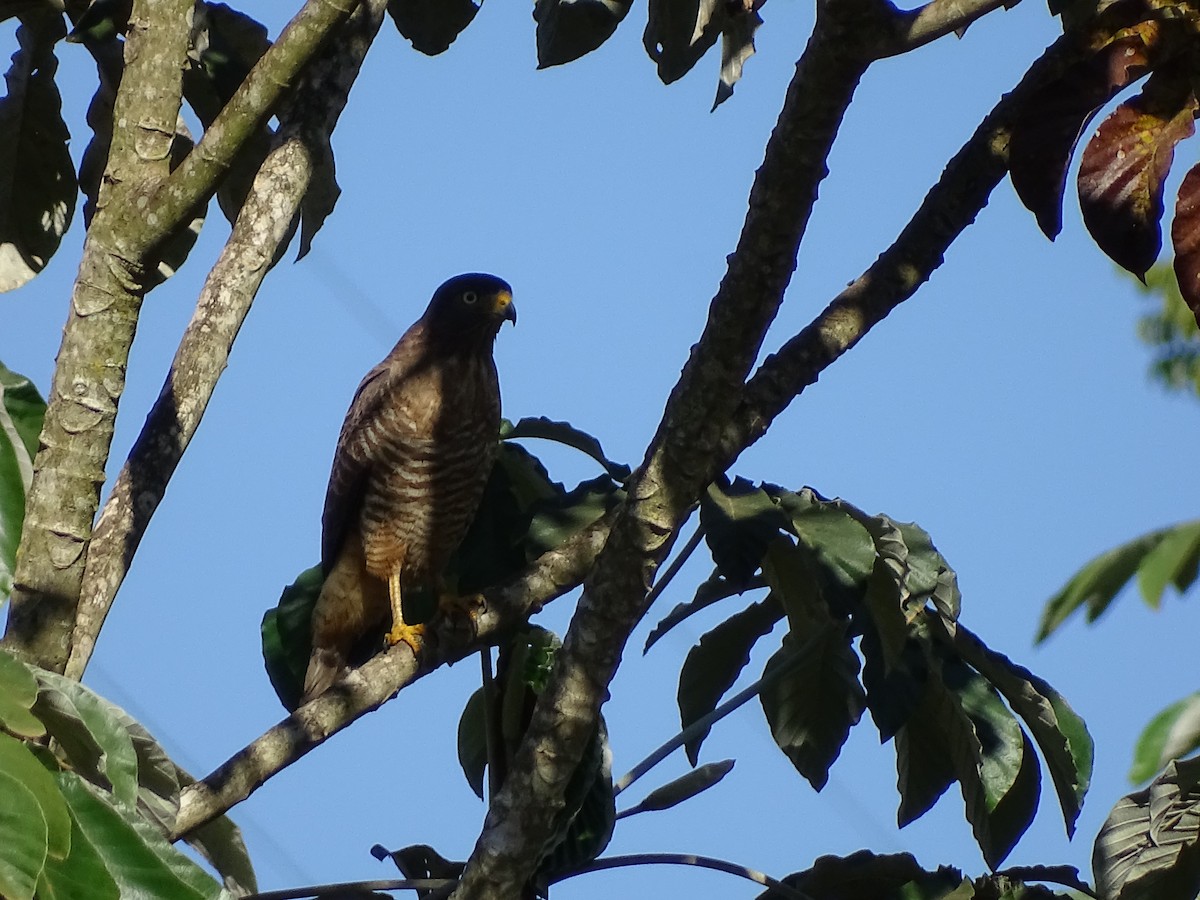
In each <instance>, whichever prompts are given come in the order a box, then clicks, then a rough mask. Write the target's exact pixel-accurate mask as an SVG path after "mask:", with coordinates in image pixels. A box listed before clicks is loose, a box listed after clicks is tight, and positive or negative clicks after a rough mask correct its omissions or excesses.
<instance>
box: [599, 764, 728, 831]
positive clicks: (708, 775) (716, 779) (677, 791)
mask: <svg viewBox="0 0 1200 900" xmlns="http://www.w3.org/2000/svg"><path fill="white" fill-rule="evenodd" d="M733 765H734V761H733V760H732V759H723V760H721V761H719V762H711V763H705V764H704V765H702V766H697V767H696V768H695V769H692V770H691V771H690V772H686V773H684V774H683V775H681V776H679V777H678V778H676V779H675V780H673V781H669V782H667V783H666V784H664V785H663V786H662V787H659V788H655V789H654V790H652V791H651V792H650V793H649V794H647V795H646V796H645V798H644V799H643V800H642V802H641V803H638V804H637V805H636V806H631V807H630V808H629V809H624V810H622V811H621V812H620V813H619V814H618V815H617V818H618V819H624V818H626V817H627V816H633V815H637V814H638V813H643V812H658V811H660V810H664V809H670V808H671V807H673V806H678V805H679V804H680V803H682V802H683V801H684V800H690V799H691V798H692V797H695V796H696V795H697V794H701V793H703V792H704V791H707V790H708V789H709V788H710V787H713V786H714V785H716V784H718V783H720V781H721V779H722V778H724V777H725V776H726V775H728V774H729V773H730V772H732V771H733Z"/></svg>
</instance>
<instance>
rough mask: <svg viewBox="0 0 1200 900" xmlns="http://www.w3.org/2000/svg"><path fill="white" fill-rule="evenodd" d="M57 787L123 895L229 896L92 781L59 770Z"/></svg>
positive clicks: (175, 899)
mask: <svg viewBox="0 0 1200 900" xmlns="http://www.w3.org/2000/svg"><path fill="white" fill-rule="evenodd" d="M57 778H58V784H59V787H60V788H61V790H62V793H63V796H64V797H65V798H66V801H67V804H68V806H69V807H70V809H71V816H72V818H73V819H74V821H75V827H76V831H75V833H76V834H81V835H82V836H83V837H84V839H86V840H87V841H88V843H89V844H90V845H91V847H92V849H94V850H95V851H96V852H97V854H98V855H99V856H100V858H101V859H102V860H103V863H104V866H105V868H106V869H107V870H108V873H109V875H110V876H111V877H112V879H113V881H114V882H116V884H117V887H118V889H119V891H120V896H122V897H142V896H145V897H170V898H172V900H215V898H219V897H227V896H228V895H227V894H226V893H225V892H224V891H223V890H222V889H221V886H220V885H218V884H217V883H216V881H214V880H213V879H212V878H210V877H209V876H208V875H207V874H205V873H204V871H203V870H201V869H200V867H199V866H197V865H196V864H195V863H194V862H192V861H191V860H190V859H188V858H187V857H186V856H184V855H183V854H182V853H180V852H179V851H178V850H176V849H175V848H174V847H172V846H171V845H170V844H169V843H167V841H166V839H165V838H164V837H163V836H162V834H161V833H160V832H159V831H158V830H157V829H156V828H155V827H154V826H153V825H151V824H150V823H149V822H147V821H145V820H144V819H142V818H141V817H140V816H138V815H137V814H136V813H134V812H132V811H131V810H130V809H129V808H127V807H125V806H123V805H122V804H120V803H117V804H114V803H112V802H111V799H110V798H109V796H108V795H107V794H106V793H105V792H103V791H101V790H99V789H98V788H95V787H93V786H92V785H90V784H88V783H87V782H86V781H84V780H83V779H81V778H80V777H79V776H77V775H76V774H75V773H74V772H60V773H59V774H58V776H57Z"/></svg>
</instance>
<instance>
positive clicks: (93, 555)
mask: <svg viewBox="0 0 1200 900" xmlns="http://www.w3.org/2000/svg"><path fill="white" fill-rule="evenodd" d="M386 7H387V3H386V0H368V2H364V3H363V4H362V5H361V6H359V8H358V9H357V10H356V11H355V13H354V15H353V16H351V18H350V19H349V20H347V22H346V24H345V25H344V26H343V27H342V28H341V29H340V31H339V39H338V41H337V42H336V44H331V45H330V47H329V48H328V50H327V51H326V52H325V53H324V54H323V55H322V57H321V58H319V59H318V60H315V61H314V63H313V65H312V66H311V67H310V68H309V69H308V71H307V73H306V75H305V79H304V82H303V83H302V85H301V86H300V88H299V89H298V92H297V95H296V102H294V103H293V104H291V105H290V106H289V109H288V113H287V114H286V115H285V119H284V123H283V125H282V126H281V128H280V133H279V136H278V140H277V142H276V147H275V148H274V149H273V150H272V151H271V153H270V155H269V156H268V157H267V159H266V160H265V161H264V162H263V165H262V168H261V169H260V171H259V174H258V176H257V178H256V179H255V182H254V186H253V188H252V189H251V191H250V193H249V195H248V196H247V197H246V201H245V204H244V206H243V207H242V211H241V212H240V213H239V215H238V219H237V222H236V223H235V225H234V227H233V231H232V233H231V234H230V236H229V240H228V241H227V242H226V244H225V247H224V249H223V250H222V252H221V256H220V258H219V259H218V260H217V262H216V264H215V265H214V266H213V268H212V271H211V272H210V273H209V275H208V278H207V279H206V281H205V283H204V287H203V288H202V290H201V292H200V297H199V299H198V301H197V303H196V311H195V313H194V314H193V316H192V321H191V323H190V324H189V325H188V327H187V330H186V331H185V332H184V335H183V338H182V339H181V341H180V344H179V349H178V350H177V351H176V353H175V359H174V361H173V362H172V364H171V370H170V371H169V372H168V374H167V378H166V382H165V383H164V384H163V388H162V391H161V392H160V393H159V397H158V400H157V401H155V403H154V406H153V407H152V408H151V410H150V414H149V416H148V417H147V419H146V423H145V424H144V425H143V426H142V431H141V433H140V434H139V435H138V439H137V441H136V442H135V443H134V445H133V449H132V450H131V451H130V454H129V458H128V459H127V460H126V462H125V465H124V466H123V467H122V469H121V472H120V474H119V475H118V476H117V479H116V482H115V484H114V485H113V489H112V492H111V494H110V495H109V498H108V500H107V502H106V503H105V505H104V509H103V510H102V511H101V514H100V518H99V520H98V521H97V523H96V530H95V533H94V534H93V535H92V543H91V546H90V548H89V550H88V559H87V566H86V569H85V572H84V577H83V584H82V588H81V592H80V603H79V609H78V611H77V618H76V622H75V629H74V634H73V636H72V639H71V651H70V658H69V660H68V662H67V667H66V672H65V674H66V675H67V676H68V677H71V678H80V677H82V675H83V672H84V669H85V668H86V667H87V663H88V660H89V659H90V658H91V655H92V650H93V648H94V647H95V643H96V638H97V636H98V635H99V633H100V629H101V627H102V626H103V625H104V620H105V617H106V616H107V615H108V611H109V609H110V608H111V607H112V603H113V599H114V598H115V597H116V593H117V590H118V589H119V588H120V586H121V582H122V581H123V580H124V578H125V573H126V572H127V571H128V568H129V564H130V562H131V560H132V559H133V555H134V553H135V552H136V551H137V548H138V545H139V544H140V542H141V539H142V536H143V535H144V534H145V531H146V528H147V526H148V525H149V523H150V518H151V516H152V515H153V514H154V511H155V510H156V509H157V507H158V504H159V503H160V502H161V501H162V498H163V495H164V493H165V492H166V489H167V483H168V482H169V481H170V479H171V476H172V475H173V474H174V472H175V467H176V466H177V465H178V464H179V460H180V458H181V457H182V456H183V452H184V451H185V450H186V449H187V447H188V444H189V443H190V442H191V439H192V437H193V436H194V435H195V433H196V429H197V428H198V427H199V425H200V420H201V419H202V418H203V416H204V412H205V410H206V409H207V408H208V402H209V400H210V399H211V398H212V393H213V389H214V388H215V387H216V383H217V379H218V378H219V377H220V376H221V374H222V373H223V372H224V371H225V366H226V365H227V362H228V359H229V353H230V349H231V348H232V346H233V342H234V340H235V338H236V337H237V334H238V331H239V330H240V328H241V326H242V322H243V321H244V320H245V318H246V314H247V313H248V312H249V310H250V305H251V304H252V303H253V301H254V297H255V296H256V295H257V293H258V289H259V286H260V285H261V284H262V280H263V278H264V277H265V276H266V274H267V271H268V270H269V269H270V267H271V266H272V265H274V263H275V260H277V259H278V257H279V256H280V254H282V252H283V250H284V248H285V247H286V245H287V243H288V241H289V240H290V239H291V237H292V234H293V233H294V230H295V223H296V218H297V215H298V213H299V210H300V205H301V201H302V200H303V198H304V196H305V192H306V191H307V190H308V187H309V184H310V183H311V181H312V177H313V172H314V169H315V168H316V167H317V166H318V165H319V164H320V162H321V160H322V159H323V158H324V157H325V154H326V153H327V148H328V141H329V134H330V132H331V131H332V130H333V128H334V126H335V125H336V124H337V120H338V117H339V116H340V115H341V112H342V110H343V109H344V108H345V104H346V98H347V95H348V93H349V90H350V85H351V84H352V83H353V81H354V79H355V77H356V76H357V75H358V71H359V68H360V67H361V65H362V61H363V58H364V57H365V56H366V53H367V50H368V49H369V48H370V46H371V43H372V41H373V40H374V37H375V35H376V33H377V32H378V31H379V25H380V22H381V21H382V20H383V15H384V10H385V9H386Z"/></svg>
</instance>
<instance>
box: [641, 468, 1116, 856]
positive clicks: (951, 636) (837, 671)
mask: <svg viewBox="0 0 1200 900" xmlns="http://www.w3.org/2000/svg"><path fill="white" fill-rule="evenodd" d="M701 527H702V528H704V529H705V536H706V538H707V539H708V541H709V546H710V548H711V550H712V553H713V557H714V560H715V562H716V564H717V568H716V572H715V573H714V576H713V577H711V578H710V579H709V580H708V581H707V582H705V585H704V586H702V588H701V593H700V594H698V598H697V600H693V601H692V603H691V604H690V605H685V606H684V607H681V608H677V609H676V610H675V611H674V612H672V614H671V616H669V617H668V620H666V621H664V622H663V623H660V625H659V626H658V628H657V629H656V631H655V636H656V637H658V636H661V634H663V633H665V632H666V631H667V630H669V628H670V627H672V626H673V625H674V624H677V623H678V622H679V621H682V620H683V619H684V618H686V617H687V615H689V614H690V613H691V611H692V610H693V609H694V608H696V607H699V606H701V605H710V604H711V603H713V602H717V601H719V600H720V599H723V597H725V596H728V595H730V594H732V593H734V590H731V588H736V587H737V586H749V585H750V584H753V583H755V582H754V579H755V578H758V577H761V578H762V579H763V580H764V581H765V584H766V585H767V586H769V588H770V595H769V597H768V598H767V599H766V600H763V601H760V602H758V603H755V604H753V605H751V606H750V607H748V608H745V609H743V610H742V611H741V612H738V613H735V614H734V615H733V616H731V617H730V618H729V619H727V620H726V621H725V622H723V623H721V624H719V625H717V626H716V627H714V628H713V629H711V630H710V631H709V632H708V633H707V634H706V635H705V636H704V638H703V639H702V640H701V641H700V643H698V644H697V645H696V646H695V647H694V648H693V649H692V651H691V653H690V654H689V656H688V659H687V661H686V662H685V664H684V667H683V671H682V672H681V675H680V684H679V707H680V717H681V720H682V722H683V724H684V727H687V726H688V725H691V724H692V723H694V722H696V721H697V720H699V719H700V718H702V717H703V716H705V715H707V714H708V713H710V712H712V710H714V709H715V708H716V707H717V705H718V704H719V703H720V701H721V699H722V698H723V697H724V695H725V693H726V692H728V691H729V689H730V688H731V687H732V686H733V684H734V682H735V681H736V679H737V678H738V676H739V674H740V673H741V672H742V671H743V669H744V668H745V666H746V664H747V662H748V661H749V658H750V653H751V650H752V648H753V646H754V645H755V643H756V642H757V641H758V639H759V638H761V637H763V636H765V635H766V634H767V633H768V632H769V631H770V630H771V628H772V626H773V625H774V624H775V622H776V621H777V620H778V618H779V617H780V614H781V613H782V614H783V615H784V616H785V617H786V619H787V622H788V626H789V629H788V632H787V634H786V635H785V636H784V639H783V645H782V647H781V648H780V649H779V650H778V651H776V653H775V655H774V656H772V658H771V659H770V661H769V662H768V663H767V665H766V668H765V671H764V678H763V680H762V682H761V683H760V684H759V685H758V688H757V690H758V693H759V696H760V699H761V701H762V704H763V709H764V713H765V714H766V717H767V721H768V723H769V724H770V726H771V731H772V735H773V737H774V738H775V740H776V743H777V744H778V745H779V747H780V749H781V750H782V751H783V752H784V753H785V754H786V755H787V756H788V758H789V759H790V760H791V761H792V763H793V764H794V765H795V766H796V768H797V770H798V771H799V772H800V774H802V775H803V776H804V777H805V778H807V779H808V780H809V781H810V782H811V783H812V784H813V786H814V787H815V788H817V789H820V787H822V786H823V785H824V784H825V781H826V779H827V778H828V773H829V767H830V766H831V765H832V764H833V762H834V761H835V760H836V759H837V756H838V754H839V753H840V751H841V747H842V745H843V743H844V742H845V740H846V738H847V736H848V734H849V731H850V728H852V727H853V726H854V725H855V724H857V722H858V721H859V719H860V717H861V714H862V711H863V709H864V708H866V709H869V710H870V711H871V716H872V718H873V719H874V720H875V723H876V726H877V727H878V728H879V731H880V736H881V737H882V739H883V740H885V741H886V740H890V739H893V738H894V739H895V748H896V760H897V772H898V784H897V786H898V789H899V792H900V807H899V813H898V818H899V822H900V824H901V825H904V824H907V823H908V822H910V821H912V820H913V819H915V818H918V817H919V816H921V815H923V814H924V813H925V812H927V811H928V810H929V808H930V807H931V806H932V805H933V804H934V803H935V802H936V801H937V799H938V798H939V797H940V796H941V795H942V794H943V793H944V792H945V790H946V788H948V787H949V786H950V785H951V784H953V783H955V782H958V783H959V785H960V787H961V788H962V794H963V799H964V803H965V806H966V815H967V819H968V821H969V822H970V823H971V826H972V830H973V831H974V834H975V837H976V840H977V841H978V843H979V845H980V848H981V850H982V851H983V854H984V858H985V859H986V860H987V861H988V863H989V865H992V866H995V865H999V863H1000V862H1001V861H1002V860H1003V859H1004V857H1005V856H1006V855H1007V854H1008V852H1009V851H1010V850H1011V849H1012V847H1013V845H1014V844H1015V843H1016V841H1017V839H1018V838H1019V837H1020V836H1021V834H1023V833H1024V831H1025V830H1026V829H1027V828H1028V826H1029V823H1030V822H1031V821H1032V818H1033V815H1034V813H1035V811H1036V809H1037V804H1038V797H1039V787H1040V777H1041V768H1040V766H1039V763H1038V760H1037V756H1036V753H1035V751H1034V746H1035V744H1036V745H1037V746H1038V747H1040V748H1041V751H1042V753H1043V755H1044V756H1045V758H1046V763H1047V768H1048V770H1049V772H1050V775H1051V778H1052V779H1053V781H1054V784H1055V787H1056V790H1057V792H1058V795H1059V801H1060V804H1061V806H1062V809H1063V815H1064V818H1065V820H1066V823H1067V830H1068V832H1070V831H1071V830H1073V828H1074V823H1075V820H1076V818H1077V817H1078V814H1079V807H1080V804H1081V803H1082V799H1083V794H1084V792H1085V791H1086V789H1087V784H1088V781H1089V779H1090V776H1091V763H1092V757H1091V754H1092V743H1091V738H1090V737H1089V735H1088V733H1087V730H1086V728H1085V727H1084V725H1083V722H1082V720H1081V719H1080V718H1079V717H1078V716H1077V715H1075V713H1074V712H1073V711H1072V710H1071V709H1070V707H1069V706H1068V705H1067V704H1066V702H1065V701H1064V700H1063V698H1062V697H1061V696H1060V695H1059V694H1058V693H1057V692H1056V691H1054V689H1053V688H1051V687H1050V686H1049V685H1048V684H1046V683H1045V682H1044V681H1042V680H1041V679H1039V678H1037V677H1036V676H1034V675H1032V673H1030V672H1028V671H1027V670H1026V669H1024V668H1022V667H1020V666H1018V665H1016V664H1015V663H1013V662H1011V661H1010V660H1009V659H1008V658H1007V657H1005V656H1003V655H1002V654H999V653H996V652H995V651H993V650H990V649H989V648H987V647H986V646H985V645H984V644H983V643H982V642H981V641H980V640H979V639H978V638H977V637H975V636H974V635H972V634H971V633H970V632H969V631H967V630H966V629H965V628H963V627H962V626H961V625H959V623H958V615H959V610H960V606H961V599H962V598H961V596H960V594H959V590H958V586H957V578H956V576H955V574H954V571H953V569H951V568H950V566H949V564H948V563H947V561H946V559H945V558H944V557H943V556H942V554H941V553H940V552H939V551H938V550H937V548H936V547H935V546H934V545H933V542H932V541H931V540H930V538H929V535H928V534H927V533H926V532H925V531H923V530H922V529H921V528H919V527H918V526H916V525H914V524H911V523H898V522H895V521H893V520H892V519H890V518H888V517H887V516H872V515H868V514H867V513H864V512H863V511H862V510H859V509H857V508H856V507H854V506H852V505H851V504H849V503H846V502H845V501H841V500H825V499H824V498H822V497H821V496H820V495H819V494H817V493H816V492H814V491H812V490H810V489H807V488H806V489H804V490H802V491H799V492H792V491H788V490H786V489H784V488H780V487H778V486H775V485H757V486H756V485H752V484H750V483H749V482H746V481H744V480H741V479H739V480H735V481H733V482H728V481H725V482H721V483H719V484H716V485H713V486H712V487H710V489H709V491H708V495H707V497H706V498H705V500H704V502H703V503H702V505H701ZM701 598H703V604H702V603H701V602H700V599H701ZM856 637H857V638H860V640H859V641H858V643H857V646H856V645H855V642H854V639H855V638H856ZM860 671H861V675H862V681H861V682H860V680H859V674H860ZM1021 721H1023V722H1024V723H1025V726H1027V727H1028V729H1029V733H1028V734H1027V733H1026V731H1025V728H1024V727H1022V724H1021ZM704 734H707V731H705V732H704V733H702V734H699V735H696V736H693V737H692V738H691V740H690V741H689V742H688V744H687V750H688V754H689V758H690V759H691V760H692V761H693V763H695V761H696V759H697V758H698V749H699V745H700V742H701V741H702V740H703V737H704ZM1031 738H1032V739H1031Z"/></svg>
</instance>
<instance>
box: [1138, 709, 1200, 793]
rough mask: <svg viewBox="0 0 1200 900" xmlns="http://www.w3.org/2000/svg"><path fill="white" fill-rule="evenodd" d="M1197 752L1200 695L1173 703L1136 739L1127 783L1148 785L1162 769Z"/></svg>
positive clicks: (1199, 731) (1199, 729) (1198, 745)
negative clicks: (1171, 762)
mask: <svg viewBox="0 0 1200 900" xmlns="http://www.w3.org/2000/svg"><path fill="white" fill-rule="evenodd" d="M1198 748H1200V692H1197V693H1195V694H1192V695H1191V696H1190V697H1184V698H1183V699H1182V700H1177V701H1176V702H1175V703H1172V704H1171V705H1170V706H1168V707H1167V708H1166V709H1164V710H1163V711H1162V712H1160V713H1159V714H1158V715H1156V716H1155V717H1154V718H1153V719H1151V720H1150V723H1149V724H1148V725H1147V726H1146V727H1145V729H1144V730H1143V731H1142V733H1141V735H1140V736H1139V737H1138V740H1137V745H1136V747H1134V751H1133V768H1132V769H1130V771H1129V780H1130V781H1132V782H1134V783H1135V784H1140V783H1141V782H1143V781H1149V780H1150V779H1151V778H1153V777H1154V774H1155V773H1156V772H1158V771H1159V770H1160V769H1161V768H1162V767H1163V766H1164V765H1166V764H1167V763H1168V762H1170V761H1171V760H1173V759H1180V758H1181V757H1184V756H1187V755H1189V754H1190V753H1193V752H1194V751H1195V750H1197V749H1198Z"/></svg>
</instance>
